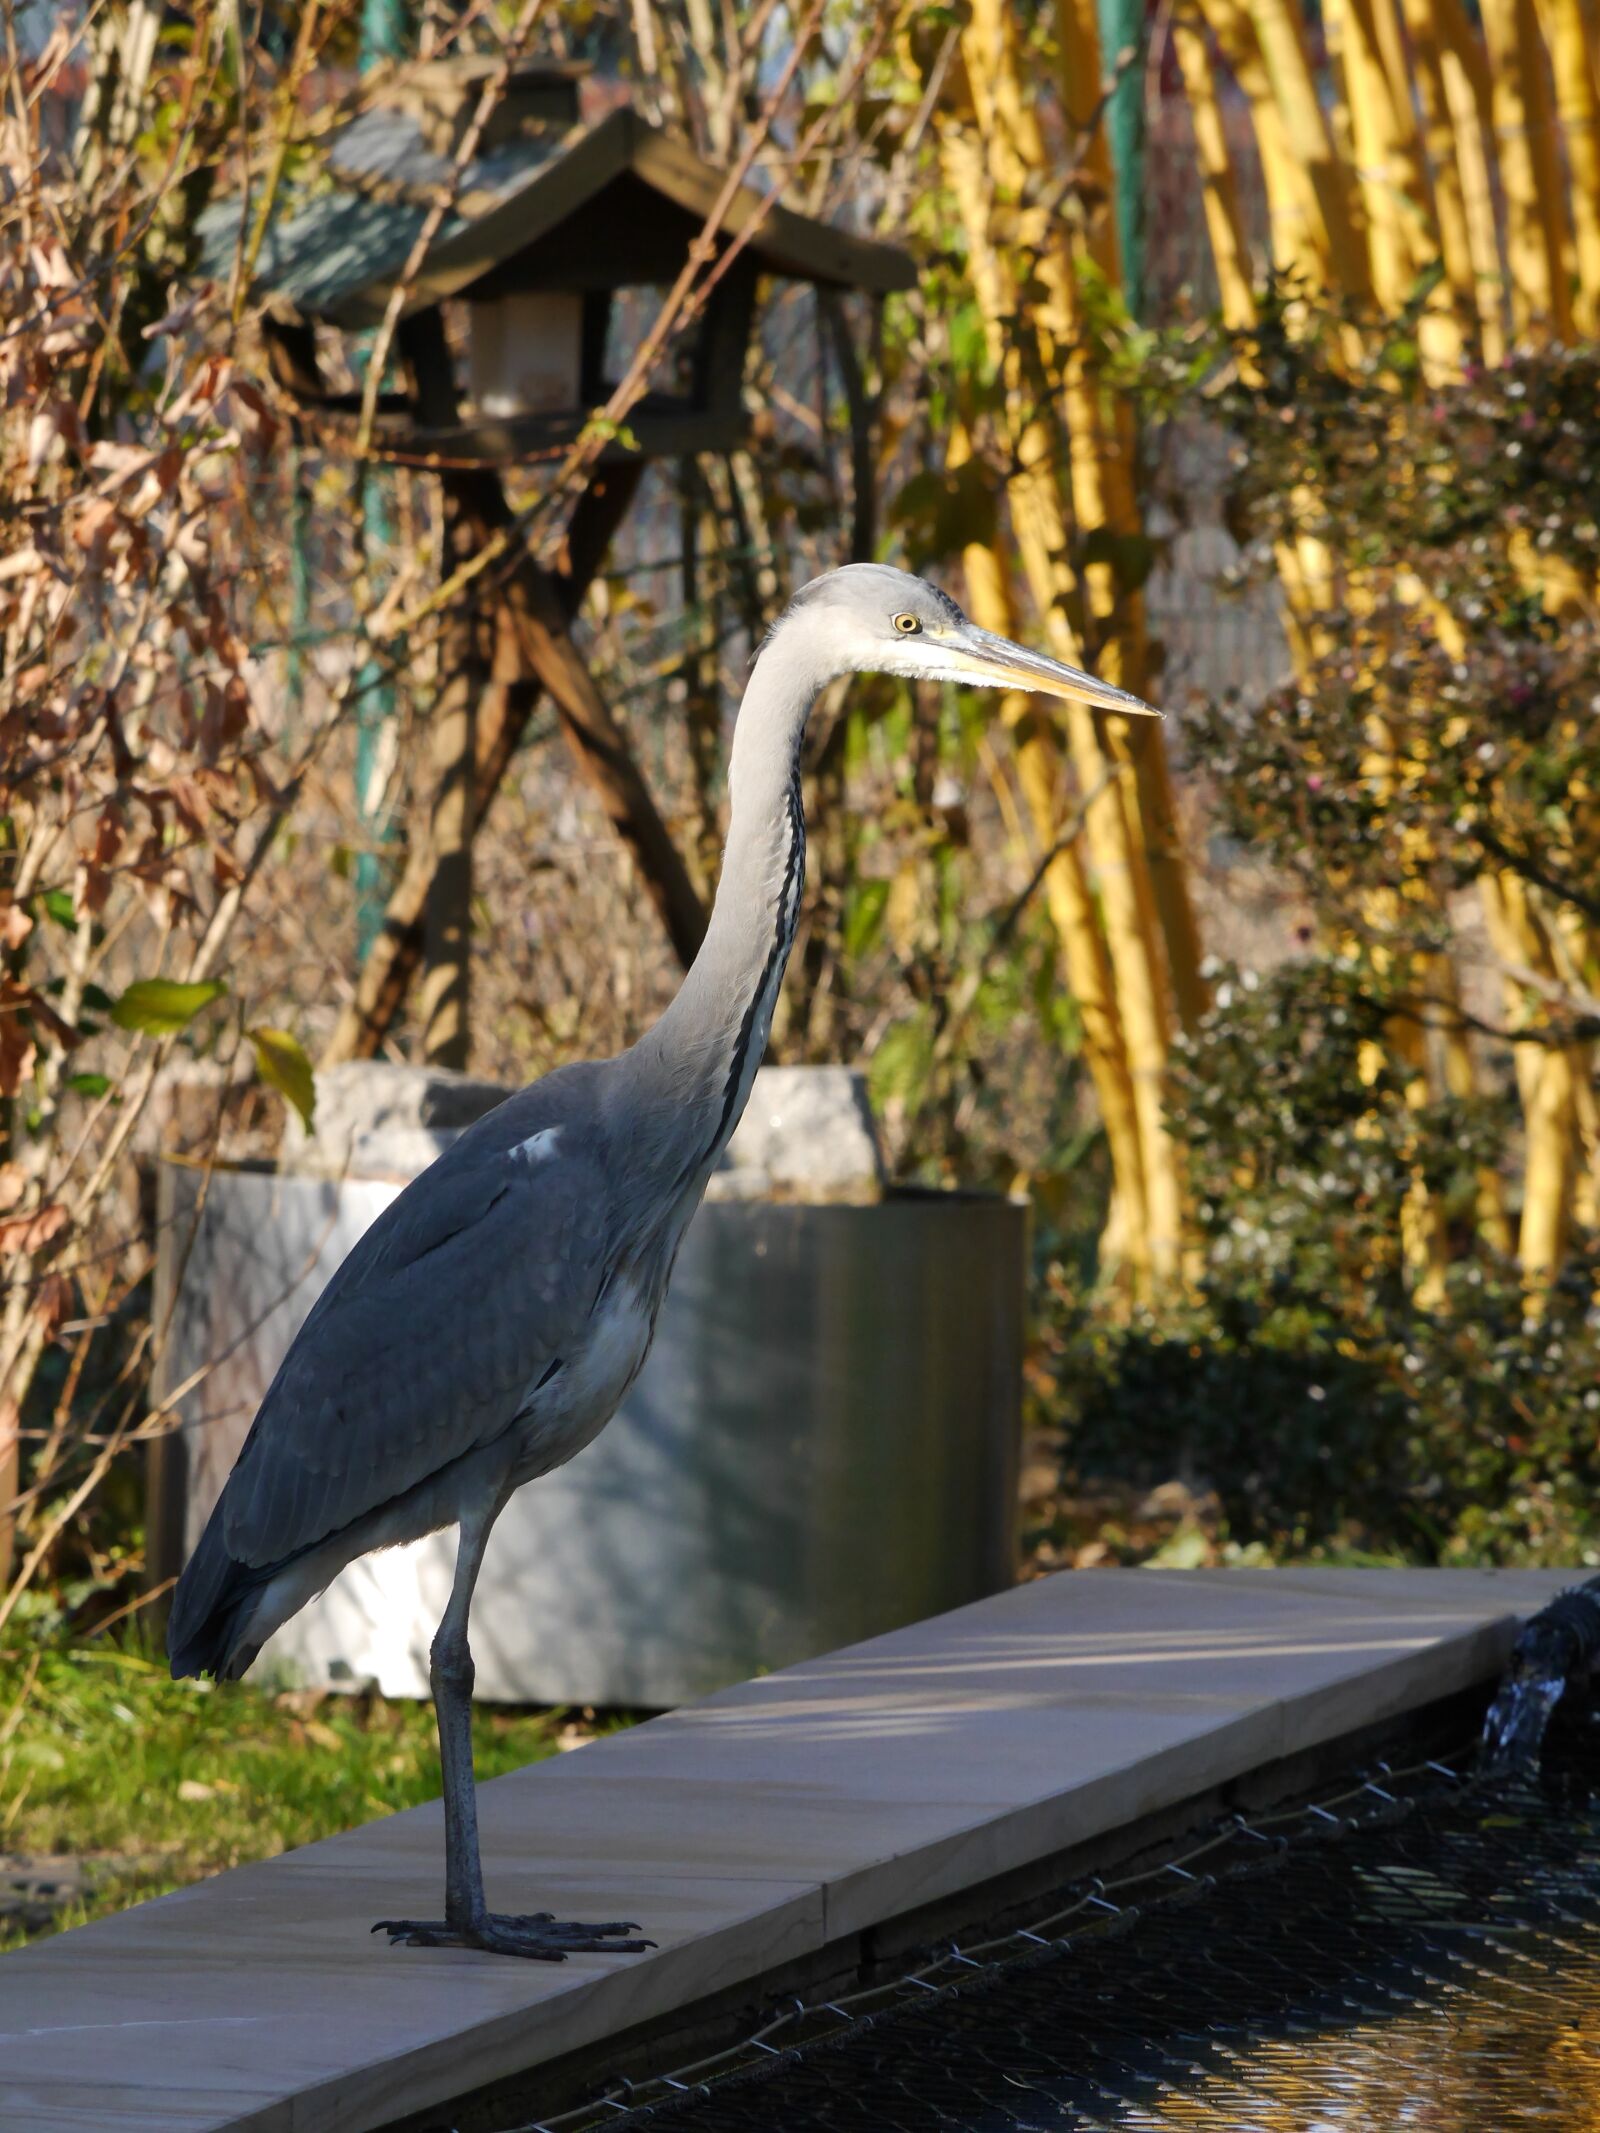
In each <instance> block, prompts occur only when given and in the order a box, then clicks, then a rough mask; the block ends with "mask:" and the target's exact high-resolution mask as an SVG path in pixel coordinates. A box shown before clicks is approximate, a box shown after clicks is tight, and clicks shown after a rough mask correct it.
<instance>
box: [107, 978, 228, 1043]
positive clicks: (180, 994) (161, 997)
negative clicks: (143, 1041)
mask: <svg viewBox="0 0 1600 2133" xmlns="http://www.w3.org/2000/svg"><path fill="white" fill-rule="evenodd" d="M227 989H228V988H227V986H226V985H224V984H223V982H222V980H221V979H220V978H206V979H205V980H204V981H203V982H202V983H200V984H198V985H184V984H181V983H180V982H179V981H178V979H176V978H138V979H136V980H135V981H134V983H133V984H132V985H130V986H129V987H128V989H127V991H126V992H125V993H124V994H123V995H122V997H121V999H119V1000H117V1001H116V1002H115V1003H114V1004H113V1006H112V1009H111V1019H112V1021H113V1022H114V1023H115V1024H116V1025H117V1027H118V1029H134V1030H142V1031H143V1033H144V1034H145V1036H147V1037H174V1036H176V1035H177V1033H178V1031H179V1030H181V1029H186V1028H187V1027H188V1025H189V1024H190V1023H191V1022H192V1021H193V1020H194V1018H195V1016H196V1015H197V1014H199V1012H200V1010H201V1008H202V1007H209V1006H210V1005H211V1003H212V1001H213V1000H220V999H221V997H222V995H223V994H224V993H225V992H226V991H227Z"/></svg>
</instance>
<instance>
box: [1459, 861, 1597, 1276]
mask: <svg viewBox="0 0 1600 2133" xmlns="http://www.w3.org/2000/svg"><path fill="white" fill-rule="evenodd" d="M1482 888H1483V906H1484V916H1485V918H1486V919H1487V921H1488V925H1489V938H1490V941H1491V942H1492V944H1493V946H1494V949H1495V953H1496V955H1497V956H1498V957H1499V959H1500V962H1501V964H1502V966H1504V969H1505V973H1506V976H1505V993H1506V1009H1507V1019H1508V1021H1509V1023H1510V1026H1511V1027H1512V1029H1513V1030H1516V1029H1519V1028H1526V1027H1527V1026H1528V1014H1527V1006H1526V1001H1525V998H1524V987H1523V984H1522V982H1521V981H1520V980H1519V979H1518V978H1517V977H1516V976H1515V974H1514V973H1515V972H1516V971H1517V970H1519V969H1522V970H1528V971H1532V972H1533V973H1535V974H1536V975H1539V976H1551V977H1553V976H1554V975H1555V965H1554V959H1553V957H1552V954H1551V948H1550V941H1549V937H1548V935H1547V934H1546V932H1545V928H1544V925H1543V922H1542V920H1541V918H1540V916H1539V913H1538V911H1537V909H1536V908H1535V906H1534V903H1533V899H1532V897H1531V895H1530V892H1529V890H1528V887H1527V884H1526V883H1525V882H1523V881H1522V880H1521V879H1519V877H1518V876H1517V875H1515V874H1510V873H1503V874H1499V875H1486V876H1485V877H1484V879H1483V883H1482ZM1513 1053H1514V1058H1515V1062H1516V1074H1517V1088H1518V1091H1519V1093H1520V1095H1521V1098H1522V1113H1523V1123H1524V1129H1525V1133H1526V1140H1527V1149H1526V1154H1525V1156H1524V1160H1523V1184H1522V1219H1521V1222H1520V1224H1519V1227H1518V1234H1517V1258H1518V1262H1519V1264H1520V1265H1521V1268H1522V1273H1523V1278H1524V1280H1525V1281H1526V1282H1527V1283H1528V1288H1529V1297H1530V1302H1531V1303H1532V1305H1533V1306H1534V1307H1535V1308H1537V1303H1538V1296H1539V1293H1540V1291H1541V1290H1542V1288H1543V1287H1544V1285H1545V1284H1546V1283H1547V1282H1548V1281H1549V1279H1550V1277H1551V1276H1552V1275H1553V1274H1554V1273H1555V1271H1556V1269H1557V1268H1558V1267H1559V1265H1560V1263H1561V1258H1562V1254H1563V1253H1564V1251H1565V1249H1566V1243H1567V1236H1568V1231H1569V1227H1570V1222H1571V1215H1572V1191H1573V1186H1574V1183H1575V1177H1576V1160H1575V1158H1576V1143H1575V1129H1576V1125H1577V1117H1576V1088H1575V1077H1574V1074H1573V1062H1572V1059H1571V1057H1570V1055H1569V1054H1568V1052H1567V1051H1566V1050H1564V1049H1563V1048H1561V1047H1559V1046H1556V1045H1535V1044H1529V1043H1522V1044H1517V1045H1514V1047H1513Z"/></svg>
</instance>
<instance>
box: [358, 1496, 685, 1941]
mask: <svg viewBox="0 0 1600 2133" xmlns="http://www.w3.org/2000/svg"><path fill="white" fill-rule="evenodd" d="M504 1502H505V1498H504V1497H503V1496H501V1497H497V1498H496V1499H495V1500H494V1502H493V1503H491V1504H489V1505H488V1506H487V1507H486V1508H485V1509H484V1510H483V1511H482V1512H481V1513H479V1514H474V1515H471V1516H468V1517H464V1518H463V1519H462V1521H461V1539H460V1543H459V1545H458V1547H457V1549H456V1572H455V1580H454V1582H453V1584H452V1585H451V1587H450V1601H449V1605H448V1606H447V1607H446V1608H445V1611H444V1615H443V1617H442V1618H441V1620H440V1623H439V1629H438V1634H437V1635H436V1636H435V1637H434V1640H433V1647H432V1650H431V1652H430V1653H429V1668H428V1675H429V1680H430V1681H431V1683H432V1685H433V1706H434V1713H435V1715H436V1717H437V1718H438V1721H439V1764H440V1770H441V1774H442V1777H443V1780H444V1859H445V1875H444V1918H443V1920H442V1921H441V1920H434V1919H422V1918H382V1919H380V1920H379V1921H378V1923H377V1925H375V1926H374V1927H373V1929H372V1930H373V1932H374V1933H387V1934H388V1936H389V1941H390V1945H391V1946H393V1945H394V1944H395V1943H396V1942H404V1943H405V1945H406V1946H407V1947H412V1948H482V1949H484V1950H486V1951H487V1952H489V1953H491V1954H498V1955H522V1956H528V1957H531V1958H532V1959H534V1960H535V1961H538V1962H547V1963H559V1962H564V1961H565V1960H566V1958H567V1956H569V1955H581V1954H596V1955H631V1954H636V1953H638V1952H639V1951H640V1950H642V1949H645V1948H651V1947H654V1945H655V1943H654V1942H653V1941H648V1940H634V1939H630V1938H628V1937H627V1936H629V1935H631V1934H635V1933H637V1932H638V1930H639V1929H638V1927H637V1926H631V1925H628V1924H627V1923H626V1922H624V1921H613V1922H612V1923H609V1924H606V1925H579V1924H577V1923H563V1922H560V1921H558V1920H557V1919H556V1918H555V1916H554V1914H553V1913H551V1912H549V1911H537V1912H531V1913H528V1914H527V1915H516V1916H511V1915H502V1914H500V1913H497V1912H492V1911H490V1910H489V1908H488V1906H487V1905H486V1903H485V1902H484V1896H483V1859H482V1854H481V1852H480V1850H479V1845H478V1794H477V1786H476V1782H475V1780H474V1777H473V1769H472V1685H473V1681H474V1678H475V1670H474V1668H473V1664H472V1648H471V1646H470V1645H469V1644H468V1642H467V1617H468V1615H469V1613H470V1612H471V1608H472V1592H473V1587H474V1586H475V1585H476V1584H477V1582H478V1572H479V1570H480V1569H481V1568H482V1566H483V1551H484V1549H485V1548H486V1547H487V1546H488V1541H489V1534H490V1531H491V1529H492V1528H493V1526H494V1522H495V1520H496V1518H497V1517H498V1516H499V1514H500V1510H501V1507H502V1505H503V1504H504Z"/></svg>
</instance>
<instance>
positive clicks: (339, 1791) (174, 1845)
mask: <svg viewBox="0 0 1600 2133" xmlns="http://www.w3.org/2000/svg"><path fill="white" fill-rule="evenodd" d="M624 1722H625V1721H622V1720H620V1719H606V1720H603V1721H602V1722H601V1723H602V1725H603V1726H608V1727H609V1726H612V1725H616V1724H621V1723H624ZM594 1730H595V1727H594V1725H593V1724H586V1723H585V1722H584V1721H582V1720H579V1719H577V1718H575V1716H574V1714H572V1713H570V1712H565V1711H548V1710H539V1711H526V1710H503V1709H495V1708H492V1707H491V1708H484V1707H480V1708H479V1709H478V1710H477V1711H476V1712H475V1713H474V1720H473V1738H474V1746H475V1751H476V1756H477V1769H478V1775H479V1777H480V1778H490V1777H498V1776H499V1775H500V1774H501V1773H502V1772H504V1771H507V1770H514V1769H517V1768H518V1767H519V1766H520V1765H522V1764H523V1763H529V1762H536V1761H538V1760H539V1759H540V1758H542V1757H544V1756H547V1755H553V1754H555V1753H557V1752H558V1750H559V1749H561V1748H563V1747H568V1746H572V1745H575V1744H576V1742H577V1741H578V1740H580V1739H584V1738H587V1737H588V1736H589V1734H590V1733H592V1732H593V1731H594ZM438 1793H439V1744H438V1737H437V1735H436V1733H435V1731H434V1723H433V1710H432V1706H431V1705H429V1704H415V1703H409V1702H405V1703H401V1702H387V1701H386V1700H385V1699H384V1698H382V1697H380V1696H375V1695H360V1696H328V1695H322V1694H320V1693H318V1692H315V1691H305V1690H292V1691H288V1692H286V1693H276V1694H275V1693H273V1691H272V1690H270V1689H266V1688H260V1687H257V1686H256V1685H254V1684H253V1683H251V1682H249V1681H240V1682H229V1683H225V1684H223V1685H221V1686H215V1685H213V1684H212V1683H210V1682H200V1681H173V1680H171V1679H169V1677H168V1675H167V1671H166V1667H165V1664H164V1663H163V1662H162V1661H160V1660H158V1659H157V1658H156V1657H155V1656H154V1654H153V1653H151V1652H147V1651H144V1650H140V1649H137V1648H124V1647H121V1646H117V1645H113V1644H110V1643H108V1642H100V1643H95V1644H89V1645H79V1646H73V1645H70V1644H60V1643H43V1644H37V1645H33V1646H32V1647H31V1648H30V1647H27V1646H24V1647H23V1648H21V1649H16V1648H13V1649H11V1650H7V1651H0V1854H9V1855H11V1856H13V1857H15V1856H19V1855H20V1856H24V1857H32V1856H39V1855H54V1856H59V1855H68V1856H71V1857H74V1858H77V1859H80V1860H83V1861H85V1862H86V1863H87V1864H88V1868H89V1873H88V1884H89V1885H88V1891H87V1893H86V1895H85V1897H84V1899H83V1900H82V1901H79V1902H73V1903H69V1904H67V1905H66V1906H64V1907H63V1908H62V1909H61V1910H59V1911H58V1912H57V1913H56V1915H55V1917H54V1919H53V1921H52V1923H51V1926H50V1927H47V1928H45V1930H46V1931H49V1930H59V1929H60V1928H62V1927H65V1926H73V1925H79V1924H81V1923H82V1922H83V1921H84V1920H85V1919H89V1918H95V1917H99V1916H100V1915H101V1914H103V1913H105V1912H107V1911H116V1910H121V1909H123V1908H124V1907H125V1906H126V1905H128V1904H130V1903H134V1902H137V1901H138V1900H140V1899H141V1898H143V1897H146V1896H156V1895H160V1894H162V1893H164V1892H165V1891H166V1890H168V1889H175V1888H181V1887H182V1886H183V1885H184V1884H185V1883H187V1882H191V1881H199V1880H203V1879H204V1878H205V1877H206V1876H207V1875H208V1874H215V1873H219V1872H220V1871H221V1870H222V1869H223V1868H224V1867H230V1866H239V1865H242V1864H244V1863H245V1862H246V1861H247V1860H252V1859H268V1858H272V1857H273V1856H275V1855H276V1854H277V1853H279V1852H283V1851H288V1850H290V1849H292V1848H293V1847H294V1846H295V1845H299V1844H309V1843H310V1842H311V1841H312V1840H313V1839H314V1838H317V1837H325V1836H329V1835H331V1834H333V1832H335V1831H336V1830H341V1829H349V1828H351V1827H353V1826H354V1825H355V1824H357V1823H360V1822H370V1821H372V1820H373V1819H374V1818H375V1817H377V1816H380V1815H390V1814H396V1813H398V1812H399V1811H400V1810H401V1809H402V1808H405V1807H415V1806H417V1805H419V1804H420V1803H421V1802H423V1801H425V1800H431V1799H436V1798H437V1797H438ZM441 1871H442V1867H441ZM23 1937H24V1936H23V1933H22V1931H21V1930H20V1928H19V1927H18V1925H17V1922H16V1921H15V1920H12V1921H10V1922H9V1924H8V1922H7V1921H6V1920H5V1919H4V1918H0V1948H4V1947H8V1946H15V1945H16V1944H17V1943H18V1942H19V1941H20V1940H21V1939H22V1938H23Z"/></svg>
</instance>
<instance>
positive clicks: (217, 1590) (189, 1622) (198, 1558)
mask: <svg viewBox="0 0 1600 2133" xmlns="http://www.w3.org/2000/svg"><path fill="white" fill-rule="evenodd" d="M272 1575H273V1572H272V1571H271V1570H258V1569H253V1568H252V1567H251V1566H250V1565H249V1564H248V1563H241V1562H239V1561H238V1560H237V1559H236V1558H235V1557H233V1556H232V1555H230V1554H229V1553H228V1544H227V1542H226V1541H225V1540H224V1539H223V1534H222V1505H221V1504H220V1503H219V1504H218V1505H217V1507H216V1509H215V1510H214V1511H213V1512H212V1514H211V1516H210V1518H209V1519H208V1520H207V1522H206V1529H205V1531H204V1532H203V1533H202V1534H201V1536H200V1544H199V1546H198V1547H197V1548H196V1549H195V1551H194V1554H193V1555H192V1556H191V1557H190V1558H189V1564H188V1567H187V1569H186V1570H185V1571H184V1573H183V1576H182V1577H181V1578H179V1580H178V1584H177V1589H176V1591H175V1592H174V1593H173V1595H172V1612H171V1614H170V1616H169V1617H168V1620H167V1658H168V1660H169V1662H170V1663H171V1667H172V1678H173V1680H174V1681H181V1680H182V1679H183V1677H184V1676H185V1675H186V1674H214V1675H215V1676H216V1678H217V1679H218V1681H236V1680H237V1679H238V1678H239V1676H240V1675H241V1674H242V1673H243V1672H244V1671H245V1669H246V1667H248V1666H249V1665H250V1663H251V1661H252V1660H253V1659H254V1658H255V1656H256V1653H257V1652H258V1651H259V1650H260V1649H261V1646H260V1643H259V1642H257V1643H253V1644H252V1643H247V1642H246V1641H245V1637H246V1634H247V1632H248V1629H249V1625H250V1620H251V1617H252V1616H253V1615H254V1613H255V1603H256V1601H257V1600H258V1599H259V1598H260V1596H261V1590H262V1587H263V1586H264V1585H265V1584H267V1582H268V1581H269V1580H270V1579H271V1577H272Z"/></svg>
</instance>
